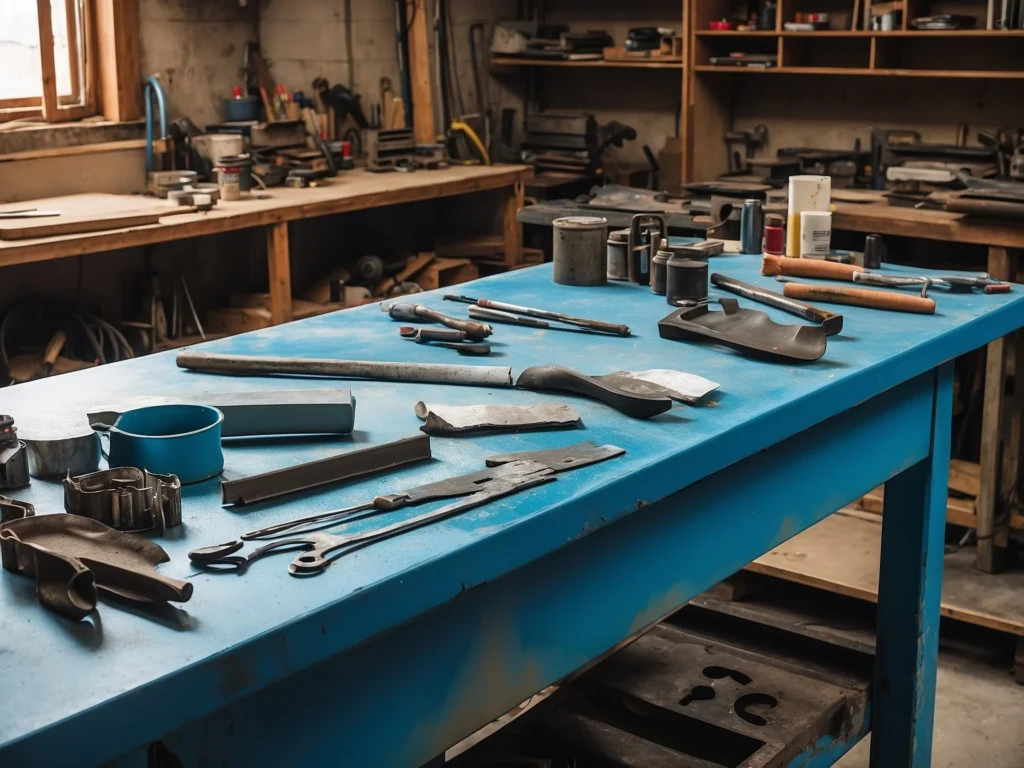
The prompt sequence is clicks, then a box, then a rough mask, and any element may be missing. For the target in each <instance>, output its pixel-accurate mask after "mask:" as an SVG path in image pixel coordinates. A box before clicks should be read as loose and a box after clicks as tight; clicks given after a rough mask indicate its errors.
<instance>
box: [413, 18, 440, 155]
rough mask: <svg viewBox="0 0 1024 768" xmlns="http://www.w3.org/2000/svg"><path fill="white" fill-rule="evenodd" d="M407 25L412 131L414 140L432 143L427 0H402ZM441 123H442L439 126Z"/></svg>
mask: <svg viewBox="0 0 1024 768" xmlns="http://www.w3.org/2000/svg"><path fill="white" fill-rule="evenodd" d="M405 9H406V17H405V18H406V23H407V24H408V28H409V34H408V38H409V88H410V90H411V91H412V133H413V137H414V138H415V140H416V143H417V144H433V143H434V141H435V140H436V139H437V126H436V125H435V124H434V94H433V90H432V88H431V86H430V44H429V42H428V41H427V0H405ZM444 128H445V126H442V130H443V129H444Z"/></svg>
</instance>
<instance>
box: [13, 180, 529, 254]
mask: <svg viewBox="0 0 1024 768" xmlns="http://www.w3.org/2000/svg"><path fill="white" fill-rule="evenodd" d="M532 172H533V171H532V168H531V167H530V166H526V165H498V166H454V167H451V168H447V169H444V170H438V171H416V172H414V173H370V172H368V171H366V170H363V169H357V170H353V171H343V172H342V173H341V174H340V175H339V176H337V177H336V178H333V179H327V180H325V181H324V182H323V183H322V184H321V185H320V186H317V187H309V188H307V189H291V188H288V187H274V188H272V189H269V190H267V191H266V192H260V193H259V195H260V196H263V195H265V197H263V198H262V199H260V197H258V196H257V194H256V193H255V192H254V193H253V195H252V196H251V197H250V198H248V199H246V200H240V201H236V202H223V201H222V202H219V203H218V204H217V206H216V207H215V208H214V209H213V210H211V211H209V212H206V213H186V214H179V215H172V212H173V208H172V207H171V206H170V204H168V215H167V216H166V217H164V218H161V219H160V221H159V223H158V224H150V225H146V226H135V227H126V228H121V229H108V230H103V231H100V232H90V233H84V234H74V235H60V236H56V237H45V238H36V239H31V240H18V241H0V266H9V265H11V264H24V263H27V262H33V261H49V260H51V259H60V258H66V257H69V256H79V255H83V254H87V253H98V252H101V251H111V250H116V249H119V248H133V247H137V246H141V245H149V244H152V243H161V242H167V241H169V240H179V239H183V238H188V237H198V236H201V235H212V234H217V233H219V232H228V231H231V230H237V229H246V228H248V227H257V226H265V225H268V224H277V223H280V222H286V221H294V220H297V219H306V218H313V217H316V216H327V215H330V214H335V213H344V212H346V211H358V210H365V209H367V208H378V207H381V206H386V205H395V204H398V203H408V202H414V201H418V200H429V199H432V198H435V197H449V196H452V195H461V194H465V193H468V192H477V191H481V190H489V189H501V188H503V187H508V186H512V185H513V184H515V183H517V182H519V181H524V180H526V179H528V178H529V177H530V175H531V174H532ZM97 197H99V196H95V195H93V196H90V195H71V196H68V197H66V198H60V197H58V198H50V199H48V200H28V201H23V202H21V203H19V204H17V205H16V206H12V207H17V208H31V207H38V208H40V209H58V210H65V209H67V210H71V209H75V208H76V207H82V206H85V205H86V201H85V200H84V199H83V198H90V200H89V202H88V207H89V209H90V211H94V210H95V203H96V198H97ZM102 197H103V198H109V206H110V210H111V212H112V213H115V214H116V213H118V212H123V211H130V210H138V208H139V206H140V203H142V201H143V200H146V201H147V202H148V204H149V205H152V204H153V202H154V200H153V198H140V197H138V196H134V195H104V196H102ZM44 221H45V220H44Z"/></svg>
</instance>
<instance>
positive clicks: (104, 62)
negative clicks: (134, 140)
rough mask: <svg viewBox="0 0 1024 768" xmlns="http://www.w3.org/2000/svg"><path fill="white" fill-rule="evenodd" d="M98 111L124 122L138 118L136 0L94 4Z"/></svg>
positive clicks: (139, 81)
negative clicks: (98, 91)
mask: <svg viewBox="0 0 1024 768" xmlns="http://www.w3.org/2000/svg"><path fill="white" fill-rule="evenodd" d="M95 8H96V46H97V62H98V64H99V79H100V91H101V93H100V110H101V111H102V112H103V114H104V116H105V117H106V118H107V119H108V120H113V121H115V122H124V121H127V120H135V119H137V118H139V117H140V116H141V115H142V64H141V63H140V53H139V3H138V0H96V4H95Z"/></svg>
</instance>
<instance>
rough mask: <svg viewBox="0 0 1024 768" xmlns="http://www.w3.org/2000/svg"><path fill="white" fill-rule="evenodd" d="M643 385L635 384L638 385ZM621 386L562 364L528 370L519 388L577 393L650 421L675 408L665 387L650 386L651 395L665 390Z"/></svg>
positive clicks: (517, 384) (521, 378)
mask: <svg viewBox="0 0 1024 768" xmlns="http://www.w3.org/2000/svg"><path fill="white" fill-rule="evenodd" d="M610 376H613V375H612V374H610ZM602 379H603V380H602ZM640 383H641V382H633V384H634V385H637V384H640ZM619 384H620V382H618V381H616V380H615V379H614V378H612V379H609V378H608V377H600V376H587V375H586V374H583V373H580V372H579V371H577V370H574V369H572V368H566V367H564V366H561V365H535V366H533V367H531V368H527V369H526V370H525V371H523V372H522V373H521V374H519V378H518V379H516V386H517V387H519V388H520V389H536V390H555V391H558V392H573V393H575V394H577V395H583V396H584V397H590V398H593V399H594V400H599V401H601V402H602V403H605V404H606V405H610V406H611V407H612V408H614V409H616V410H617V411H620V412H621V413H624V414H626V415H627V416H632V417H634V418H637V419H649V418H651V417H652V416H656V415H658V414H659V413H664V412H665V411H667V410H668V409H669V408H671V407H672V400H671V398H670V397H669V396H668V394H667V391H664V387H657V385H650V384H648V385H647V391H648V392H650V391H654V390H656V389H660V390H663V391H661V392H657V393H656V394H638V393H637V392H636V391H635V390H634V391H628V390H626V389H624V388H623V387H622V386H620V385H619Z"/></svg>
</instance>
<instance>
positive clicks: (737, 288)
mask: <svg viewBox="0 0 1024 768" xmlns="http://www.w3.org/2000/svg"><path fill="white" fill-rule="evenodd" d="M711 284H712V285H714V286H715V287H717V288H721V289H722V290H725V291H729V292H730V293H735V294H736V295H737V296H742V297H743V298H745V299H750V300H751V301H759V302H761V303H762V304H767V305H768V306H769V307H775V308H776V309H781V310H783V311H785V312H789V313H791V314H794V315H797V316H798V317H803V318H806V319H808V320H813V321H814V322H816V323H824V322H825V321H826V320H828V319H829V318H830V317H835V316H836V315H835V314H833V313H832V312H828V311H826V310H824V309H819V308H818V307H814V306H811V305H810V304H805V303H804V302H802V301H797V300H796V299H791V298H788V297H787V296H784V295H782V294H779V293H775V292H774V291H769V290H768V289H766V288H761V287H760V286H757V285H751V284H749V283H744V282H741V281H740V280H733V279H732V278H731V277H726V276H725V275H723V274H720V273H718V272H715V273H713V274H712V275H711Z"/></svg>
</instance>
